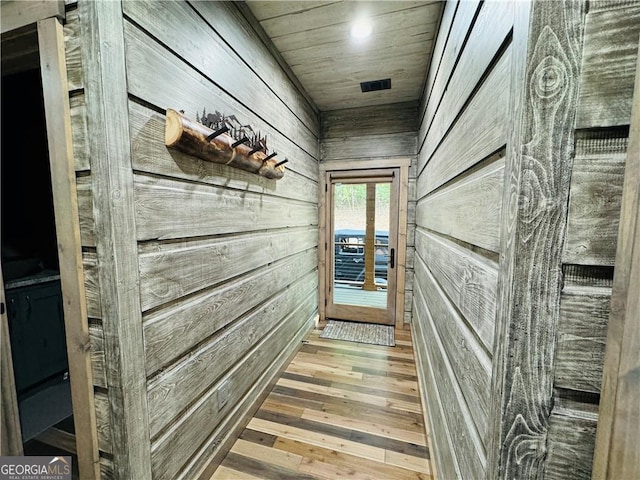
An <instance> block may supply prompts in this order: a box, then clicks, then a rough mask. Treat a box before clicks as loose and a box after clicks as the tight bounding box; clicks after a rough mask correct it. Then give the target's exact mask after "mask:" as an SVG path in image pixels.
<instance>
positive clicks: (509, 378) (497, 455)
mask: <svg viewBox="0 0 640 480" xmlns="http://www.w3.org/2000/svg"><path fill="white" fill-rule="evenodd" d="M530 8H531V11H530V13H529V28H528V41H527V45H528V46H527V50H526V57H525V65H524V66H525V74H524V77H523V78H520V79H517V78H516V80H515V81H518V82H520V83H521V84H522V85H521V87H520V88H518V89H516V91H515V92H516V93H515V95H516V96H515V98H514V100H515V102H516V104H515V105H514V103H513V102H512V107H514V108H512V112H514V122H513V125H514V131H513V132H512V135H511V136H510V140H509V145H507V150H508V152H509V154H508V156H509V158H508V160H507V162H508V164H507V171H506V175H505V182H506V183H505V196H504V205H503V208H502V212H503V218H502V232H501V242H502V245H501V246H502V254H501V259H500V260H501V261H500V274H499V286H498V288H499V291H498V300H499V303H498V311H497V318H496V334H495V338H496V351H495V353H494V360H493V365H494V367H493V379H492V382H493V384H492V410H491V422H492V439H491V444H490V448H489V451H488V468H487V474H486V478H488V479H491V480H494V479H513V478H518V479H526V478H542V477H543V476H544V468H545V464H544V460H545V452H546V438H547V429H548V420H549V415H550V413H551V408H552V396H553V362H554V353H555V352H554V350H555V339H556V331H557V324H558V318H559V306H560V287H561V272H562V259H561V254H562V245H563V239H564V235H565V230H566V217H567V208H568V198H569V185H570V179H571V168H572V164H573V156H574V155H573V149H574V128H575V116H576V103H577V98H578V89H579V76H580V67H581V52H582V36H583V25H584V16H585V2H584V1H582V0H579V1H567V2H547V1H541V2H534V3H533V4H532V5H531V7H530ZM517 26H519V27H520V28H523V25H521V24H519V23H518V22H516V27H517ZM516 27H514V42H520V41H521V40H522V37H520V34H521V33H522V31H516V30H515V28H516ZM525 31H526V29H525ZM516 46H517V45H516ZM516 54H517V55H520V54H523V52H522V51H518V52H516ZM518 92H519V93H518Z"/></svg>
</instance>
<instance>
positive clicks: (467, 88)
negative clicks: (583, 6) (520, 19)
mask: <svg viewBox="0 0 640 480" xmlns="http://www.w3.org/2000/svg"><path fill="white" fill-rule="evenodd" d="M461 8H462V7H461ZM512 26H513V4H512V3H509V2H486V3H481V5H480V12H479V13H478V17H477V18H476V20H475V22H474V23H473V28H472V29H471V31H470V32H469V33H468V35H469V38H468V39H467V41H466V43H465V45H464V49H463V50H462V53H461V54H460V57H459V59H458V62H457V64H456V66H455V70H453V71H452V72H450V73H449V78H448V79H447V81H446V82H447V83H446V88H445V90H444V91H443V92H442V93H441V97H440V98H438V99H437V101H436V99H435V98H434V101H433V104H434V105H430V106H429V107H427V115H429V114H431V121H430V122H429V117H428V116H427V117H426V118H425V121H424V122H423V124H422V125H421V129H420V134H419V145H421V147H420V153H421V155H423V156H424V157H425V158H427V159H429V158H430V157H431V155H432V153H433V150H434V149H435V146H436V145H438V144H439V143H440V142H441V141H442V139H443V138H444V136H445V135H446V134H447V132H448V131H449V129H450V128H451V126H452V124H453V123H454V122H455V121H456V118H457V117H458V116H459V115H460V113H461V111H462V110H463V109H465V107H466V108H468V109H471V108H477V107H475V106H474V107H472V106H471V105H468V103H469V102H470V101H471V100H472V98H471V96H472V95H474V96H475V95H477V94H478V93H477V92H476V93H474V91H475V90H476V89H477V88H478V87H479V86H481V85H482V84H483V83H484V80H483V77H484V76H485V75H487V74H488V73H489V72H490V70H489V67H490V65H491V64H492V62H493V61H494V57H495V56H496V55H497V54H498V51H499V49H500V47H501V46H502V44H503V43H504V42H505V41H506V39H507V36H508V35H509V34H510V32H511V28H512ZM496 67H497V66H496ZM494 68H495V67H494ZM498 75H501V74H498ZM502 75H505V76H506V77H508V73H506V72H504V73H502ZM492 76H493V77H495V76H496V74H493V75H492ZM507 85H508V83H507ZM434 87H436V86H435V85H434ZM436 88H437V87H436ZM439 88H442V85H440V86H439ZM493 88H495V87H489V86H488V85H487V86H486V88H485V90H489V91H492V93H493V94H495V93H497V92H500V91H501V90H498V89H495V90H492V89H493ZM502 88H503V89H504V90H506V94H507V95H508V86H506V88H505V87H502ZM485 95H486V94H485ZM436 98H437V97H436ZM501 103H502V102H501ZM505 103H506V102H505ZM467 105H468V106H467ZM501 106H502V108H505V107H506V105H501ZM498 108H500V106H499V107H498ZM485 118H486V117H485ZM487 120H488V119H487ZM486 123H488V124H491V122H490V121H487V122H486ZM462 125H464V124H462ZM500 126H502V125H498V127H500ZM502 127H503V128H504V126H502ZM454 128H456V127H454ZM465 130H466V129H465ZM422 150H424V152H423V151H422Z"/></svg>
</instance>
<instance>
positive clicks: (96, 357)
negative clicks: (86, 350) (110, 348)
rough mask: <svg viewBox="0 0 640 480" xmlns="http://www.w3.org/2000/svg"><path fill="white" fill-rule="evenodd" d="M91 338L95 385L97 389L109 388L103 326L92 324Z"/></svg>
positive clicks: (90, 328) (90, 327)
mask: <svg viewBox="0 0 640 480" xmlns="http://www.w3.org/2000/svg"><path fill="white" fill-rule="evenodd" d="M89 338H90V339H91V369H92V371H93V384H94V385H95V386H97V387H102V388H107V371H106V370H107V369H106V366H105V360H104V334H103V332H102V325H99V324H95V323H92V324H90V325H89Z"/></svg>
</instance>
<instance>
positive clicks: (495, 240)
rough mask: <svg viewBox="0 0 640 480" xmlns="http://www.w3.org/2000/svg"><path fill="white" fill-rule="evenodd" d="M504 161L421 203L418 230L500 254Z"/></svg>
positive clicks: (481, 170)
mask: <svg viewBox="0 0 640 480" xmlns="http://www.w3.org/2000/svg"><path fill="white" fill-rule="evenodd" d="M503 177H504V159H499V160H497V161H495V162H493V163H491V164H490V165H487V166H485V167H483V168H482V169H480V170H478V171H476V172H474V173H472V174H471V175H469V176H468V177H466V178H464V179H462V180H461V181H459V182H456V183H454V184H451V185H448V186H446V187H445V188H444V189H442V190H439V191H437V192H435V193H434V194H432V195H430V196H428V197H426V198H424V199H422V200H420V201H419V202H418V205H417V208H416V223H417V225H418V226H419V227H423V228H427V229H429V230H433V231H435V232H438V233H441V234H445V235H449V236H452V237H455V238H459V239H461V240H464V241H465V242H468V243H471V244H473V245H477V246H479V247H482V248H485V249H487V250H491V251H492V252H499V251H500V211H501V197H502V184H503V180H504V179H503Z"/></svg>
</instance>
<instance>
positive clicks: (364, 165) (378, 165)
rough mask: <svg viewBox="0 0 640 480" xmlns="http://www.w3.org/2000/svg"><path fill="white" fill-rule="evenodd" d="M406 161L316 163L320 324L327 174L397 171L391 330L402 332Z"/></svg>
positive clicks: (324, 279)
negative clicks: (317, 177) (396, 225)
mask: <svg viewBox="0 0 640 480" xmlns="http://www.w3.org/2000/svg"><path fill="white" fill-rule="evenodd" d="M410 165H411V158H410V157H396V158H388V159H375V160H331V161H326V162H322V163H320V165H319V167H320V181H319V189H318V209H319V224H318V275H319V278H318V312H319V316H320V322H323V323H324V322H326V309H325V302H326V300H327V297H326V286H327V275H328V274H329V273H330V272H331V268H328V266H327V264H326V253H325V248H328V247H326V246H325V243H326V235H327V228H330V226H328V225H327V214H328V212H327V210H328V209H327V193H328V184H327V172H348V171H357V170H372V169H385V168H399V169H400V175H399V176H400V178H399V180H400V181H399V192H398V245H397V252H396V274H397V283H396V298H395V328H399V329H401V328H403V322H404V299H405V277H406V259H407V214H408V195H409V193H408V192H409V167H410Z"/></svg>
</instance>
